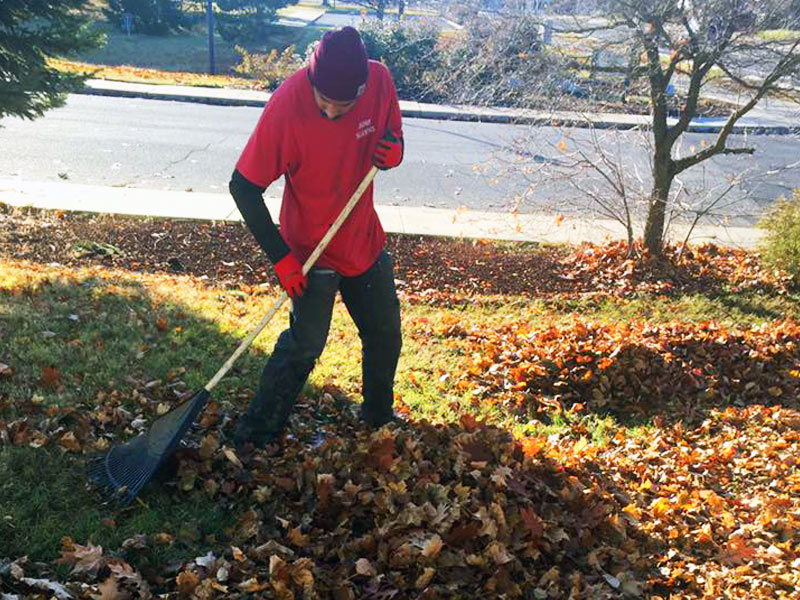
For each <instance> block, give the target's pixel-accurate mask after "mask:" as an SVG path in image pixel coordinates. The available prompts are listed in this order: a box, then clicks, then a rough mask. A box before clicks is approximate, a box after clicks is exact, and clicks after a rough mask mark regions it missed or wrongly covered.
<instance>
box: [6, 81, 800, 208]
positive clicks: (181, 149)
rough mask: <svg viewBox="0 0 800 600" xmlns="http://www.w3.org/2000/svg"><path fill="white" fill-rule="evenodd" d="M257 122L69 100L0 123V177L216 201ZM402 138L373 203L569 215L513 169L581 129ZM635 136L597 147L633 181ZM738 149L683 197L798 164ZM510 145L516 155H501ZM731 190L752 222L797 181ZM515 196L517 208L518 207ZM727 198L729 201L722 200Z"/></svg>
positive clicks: (415, 128)
mask: <svg viewBox="0 0 800 600" xmlns="http://www.w3.org/2000/svg"><path fill="white" fill-rule="evenodd" d="M259 114H260V110H259V109H256V108H241V107H222V106H209V105H204V104H192V103H182V102H167V101H159V100H144V99H123V98H108V97H100V96H82V95H74V96H70V97H69V99H68V102H67V104H66V106H64V107H62V108H59V109H55V110H52V111H50V112H48V113H46V115H45V116H44V117H42V118H40V119H37V120H35V121H24V120H20V119H12V118H6V119H3V120H0V150H1V151H0V177H3V178H6V177H12V178H19V179H24V180H29V181H31V180H32V181H65V182H74V183H84V184H92V185H107V186H130V187H137V188H151V189H168V190H192V191H201V192H218V193H227V182H228V180H229V178H230V174H231V172H232V170H233V167H234V165H235V163H236V159H237V157H238V156H239V153H240V152H241V150H242V148H243V147H244V144H245V143H246V141H247V138H248V136H249V134H250V132H251V130H252V128H253V127H254V125H255V123H256V121H257V119H258V116H259ZM404 131H405V137H406V148H407V150H406V156H405V161H404V163H403V165H401V167H399V168H397V169H394V170H392V171H389V172H386V173H384V174H381V176H380V182H379V184H378V185H377V186H376V201H377V202H378V203H380V204H393V205H405V206H433V207H458V206H465V207H468V208H470V209H474V210H496V211H504V210H509V209H510V208H514V207H518V209H519V210H520V212H534V211H538V210H542V209H543V208H548V209H552V208H555V209H556V210H564V211H565V212H572V211H571V210H570V209H569V208H570V206H571V205H572V203H570V202H567V201H566V200H565V198H570V199H573V200H574V199H575V198H577V193H576V192H575V190H574V189H572V188H570V187H567V186H565V184H564V183H563V182H561V181H556V182H551V183H549V184H548V183H544V182H541V181H539V180H538V179H536V178H532V177H531V176H529V175H528V176H526V175H523V174H522V173H521V168H522V167H532V168H533V169H534V170H536V169H541V168H542V167H548V166H549V165H550V164H551V163H552V162H553V161H555V162H556V163H557V164H564V163H565V162H566V161H565V158H566V154H565V152H564V148H566V151H567V153H569V152H572V151H574V150H575V149H577V148H579V147H580V146H581V145H586V144H587V140H588V139H589V138H590V134H589V132H588V131H587V130H582V129H572V130H568V131H564V130H560V129H555V128H552V127H538V128H530V127H527V126H512V125H501V124H488V123H470V122H455V121H435V120H427V119H405V120H404ZM532 136H533V137H532ZM638 136H639V134H635V133H631V132H622V133H619V134H616V135H615V136H614V137H613V138H603V139H602V140H601V144H602V145H603V146H604V147H608V146H609V145H610V144H612V143H613V144H614V145H617V147H618V153H619V156H620V157H621V160H622V162H623V163H624V164H625V170H626V172H628V173H629V174H630V175H631V176H632V177H634V178H635V176H636V174H637V173H638V174H642V175H643V176H644V177H646V176H647V173H648V172H649V168H648V164H647V153H646V152H644V151H642V149H641V147H639V145H638V144H639V143H640V141H639V139H640V138H639V137H638ZM733 137H734V140H733V141H732V144H734V145H735V144H741V143H743V142H744V140H743V138H742V136H733ZM703 139H705V140H707V141H710V140H711V139H712V138H711V137H710V136H707V135H700V134H697V135H689V136H686V140H685V142H684V150H686V149H688V147H689V146H691V145H696V146H697V147H700V145H701V144H702V143H703V142H702V140H703ZM747 142H748V143H749V144H750V145H752V146H755V147H756V148H757V149H758V152H757V153H756V155H755V156H753V157H750V156H744V157H739V156H732V157H720V158H717V159H714V160H713V161H711V162H710V163H707V166H706V167H704V168H699V169H696V170H695V171H694V172H693V175H692V176H687V177H684V186H685V189H688V190H689V191H692V192H697V191H698V190H700V189H701V188H703V189H706V188H709V187H715V186H721V185H724V184H725V182H726V181H727V180H728V179H729V178H730V177H732V176H735V175H736V174H739V173H743V172H745V171H748V170H750V171H758V172H765V171H768V170H770V169H774V168H776V167H778V166H780V165H783V164H786V162H787V161H797V160H798V159H800V140H798V139H797V137H796V136H750V138H749V139H748V140H747ZM588 146H589V149H588V150H587V152H589V154H590V155H591V153H592V150H591V148H590V146H591V144H589V145H588ZM520 147H522V151H521V152H517V151H516V150H514V149H512V148H520ZM532 183H535V184H536V185H535V186H534V187H533V188H532V187H531V184H532ZM740 187H741V189H746V190H747V191H749V192H750V193H751V194H752V195H753V196H754V198H755V202H754V204H753V206H748V207H745V208H743V207H742V205H739V206H737V207H736V208H735V210H736V211H739V212H741V211H743V212H745V213H747V214H753V213H754V210H755V209H754V208H753V207H754V206H758V205H762V204H765V203H769V202H771V201H772V200H774V199H775V198H776V197H778V196H780V195H782V194H784V193H786V191H787V190H788V189H791V188H793V187H800V172H799V171H798V170H797V169H795V170H794V171H793V172H791V173H781V174H777V175H772V176H769V177H762V178H760V179H753V180H752V181H750V182H748V183H745V184H743V185H742V186H740ZM281 188H282V183H281V182H276V183H275V184H273V186H271V188H270V189H269V190H268V192H267V193H268V194H269V195H274V196H278V195H280V191H281ZM521 194H525V200H524V201H523V202H522V203H518V199H519V198H520V195H521ZM735 195H736V194H732V195H731V194H729V196H728V197H726V202H727V201H728V200H730V199H732V198H734V197H735ZM731 210H733V209H731Z"/></svg>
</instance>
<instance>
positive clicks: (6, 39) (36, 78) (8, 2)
mask: <svg viewBox="0 0 800 600" xmlns="http://www.w3.org/2000/svg"><path fill="white" fill-rule="evenodd" d="M85 4H86V0H2V1H0V117H3V116H5V115H13V116H19V117H24V118H27V119H33V118H35V117H38V116H41V115H42V114H43V113H44V111H46V110H47V109H49V108H53V107H55V106H59V105H60V104H63V102H64V98H65V94H66V93H67V92H69V91H71V90H73V89H75V87H76V86H77V85H79V84H80V82H81V81H82V79H83V78H81V77H78V76H74V75H65V74H62V73H58V72H56V71H54V70H53V69H51V68H49V67H48V66H47V57H48V56H58V55H63V54H67V53H69V52H71V51H74V50H81V49H85V48H91V47H93V46H96V45H98V44H99V43H100V40H101V39H102V38H101V35H100V34H99V33H97V32H95V31H93V30H92V29H91V27H90V21H89V19H88V18H87V17H86V15H85V14H83V13H81V12H80V9H81V8H82V7H83V6H84V5H85Z"/></svg>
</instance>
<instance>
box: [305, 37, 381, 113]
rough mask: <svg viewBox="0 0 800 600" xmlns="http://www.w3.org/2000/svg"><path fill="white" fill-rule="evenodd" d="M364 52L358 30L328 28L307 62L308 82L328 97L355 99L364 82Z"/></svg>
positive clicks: (362, 88)
mask: <svg viewBox="0 0 800 600" xmlns="http://www.w3.org/2000/svg"><path fill="white" fill-rule="evenodd" d="M367 73H368V67H367V51H366V49H365V48H364V43H363V42H362V41H361V36H360V35H358V31H356V30H355V29H353V28H352V27H343V28H342V29H339V30H337V31H328V32H327V33H326V34H325V35H324V36H322V40H320V42H319V44H318V45H317V49H316V50H315V51H314V54H313V55H312V56H311V60H310V62H309V65H308V77H309V79H310V80H311V83H312V84H313V85H314V87H315V88H317V89H318V90H319V91H320V92H321V93H322V94H323V95H324V96H326V97H328V98H330V99H331V100H339V101H343V102H347V101H349V100H355V99H356V98H358V97H359V96H360V95H361V93H362V92H363V91H364V84H366V82H367Z"/></svg>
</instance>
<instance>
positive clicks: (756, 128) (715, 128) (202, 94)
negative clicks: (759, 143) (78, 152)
mask: <svg viewBox="0 0 800 600" xmlns="http://www.w3.org/2000/svg"><path fill="white" fill-rule="evenodd" d="M82 93H84V94H89V95H98V96H114V97H122V98H146V99H152V100H171V101H174V102H196V103H202V104H212V105H221V106H248V107H258V108H260V107H263V106H264V104H265V103H266V102H267V100H269V97H270V93H269V92H262V91H257V90H231V89H227V88H203V87H191V86H179V85H153V84H146V83H124V82H118V81H107V80H103V79H89V80H88V81H87V82H86V87H85V88H84V90H83V92H82ZM400 110H401V112H402V114H403V116H404V117H411V118H419V119H436V120H452V121H474V122H481V123H501V124H519V125H548V126H558V127H579V128H589V127H593V128H596V129H618V130H629V129H649V127H650V120H649V118H648V117H647V116H643V115H632V114H619V115H617V114H584V113H579V112H566V111H562V112H546V111H533V110H514V109H504V108H481V107H469V106H446V105H437V104H425V103H422V102H412V101H405V100H403V101H400ZM726 120H727V119H726V118H724V117H714V118H700V119H695V120H694V121H693V122H692V123H691V124H690V125H689V131H690V132H692V133H717V132H719V131H720V130H721V129H722V127H723V126H724V124H725V122H726ZM676 121H677V119H671V120H670V124H674V123H675V122H676ZM733 133H737V134H749V135H758V134H761V135H766V134H770V135H789V134H793V133H800V124H798V125H797V126H794V127H791V126H788V125H781V124H776V123H773V124H767V123H759V122H757V121H754V120H751V119H747V118H745V119H742V120H741V121H740V122H739V123H738V124H737V125H736V126H734V128H733Z"/></svg>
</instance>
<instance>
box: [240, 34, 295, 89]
mask: <svg viewBox="0 0 800 600" xmlns="http://www.w3.org/2000/svg"><path fill="white" fill-rule="evenodd" d="M235 50H236V52H237V53H238V54H239V56H240V57H241V62H240V63H239V64H238V65H236V67H234V71H236V72H237V73H239V74H240V75H245V76H246V77H250V78H251V79H255V80H257V81H259V82H261V84H262V85H263V86H264V88H265V89H269V90H274V89H276V88H277V87H278V86H279V85H280V84H281V82H283V80H284V79H286V78H288V77H289V76H290V75H291V74H292V73H294V72H295V71H297V69H300V68H301V67H303V65H305V64H306V57H304V56H301V55H300V54H298V53H297V48H296V47H295V46H294V45H291V46H288V47H287V48H286V49H284V50H283V52H278V50H277V49H274V48H273V49H272V50H271V51H270V52H269V54H259V53H250V52H248V50H247V49H246V48H243V47H242V46H236V48H235Z"/></svg>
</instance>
